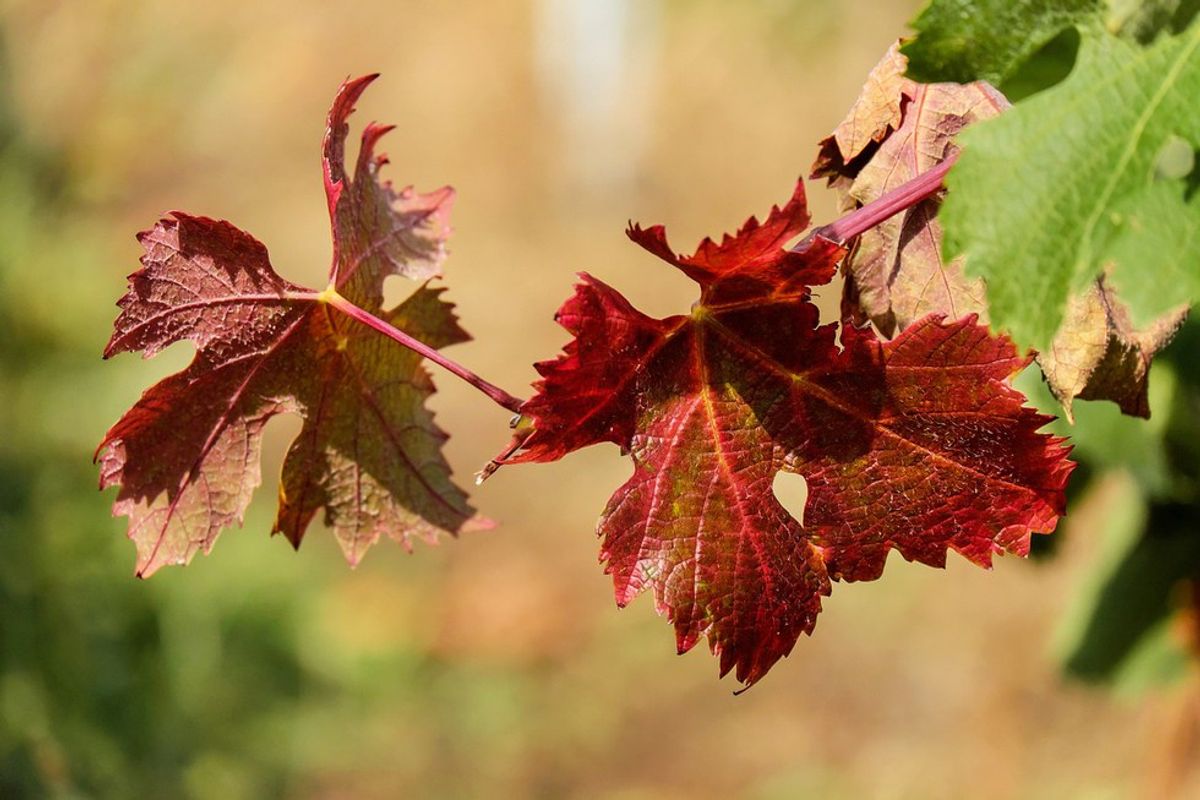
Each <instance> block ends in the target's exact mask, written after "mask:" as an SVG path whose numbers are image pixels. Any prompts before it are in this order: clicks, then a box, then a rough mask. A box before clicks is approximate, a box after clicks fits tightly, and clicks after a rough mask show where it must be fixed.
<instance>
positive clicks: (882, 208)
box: [793, 153, 958, 251]
mask: <svg viewBox="0 0 1200 800" xmlns="http://www.w3.org/2000/svg"><path fill="white" fill-rule="evenodd" d="M957 159H958V153H954V154H952V155H950V156H948V157H947V158H946V160H945V161H943V162H942V163H940V164H938V165H937V166H936V167H934V168H933V169H931V170H928V171H927V172H923V173H921V174H920V175H918V176H917V177H915V178H913V179H912V180H910V181H907V182H905V183H902V184H900V185H899V186H897V187H896V188H895V189H892V190H891V191H890V192H885V193H884V194H882V195H880V196H879V197H878V198H876V199H875V200H872V201H871V202H869V203H867V204H866V205H865V206H863V207H862V208H859V209H856V210H854V211H852V212H850V213H849V214H847V215H846V216H844V217H842V218H841V219H839V220H836V221H834V222H831V223H829V224H828V225H822V226H821V227H820V228H817V229H815V230H814V231H813V232H812V233H810V234H809V235H808V236H806V237H805V238H804V240H803V241H802V242H800V244H798V245H796V247H794V248H793V249H794V250H797V251H799V250H803V249H804V248H805V247H807V246H808V245H809V244H811V243H812V241H813V240H814V239H816V238H817V237H820V238H822V239H828V240H829V241H831V242H835V243H836V244H845V243H846V242H847V241H849V240H850V239H853V238H854V237H855V236H858V235H859V234H860V233H863V232H864V231H868V230H870V229H871V228H874V227H875V226H876V225H878V224H879V223H881V222H883V221H884V220H887V219H888V218H889V217H892V216H894V215H896V214H899V213H900V212H901V211H904V210H905V209H908V208H912V207H913V206H915V205H916V204H917V203H919V202H921V201H922V200H924V199H925V198H927V197H931V196H932V195H934V194H936V193H937V192H938V191H939V190H941V188H942V186H943V179H944V178H945V177H946V173H947V172H949V171H950V167H952V166H954V162H955V161H956V160H957Z"/></svg>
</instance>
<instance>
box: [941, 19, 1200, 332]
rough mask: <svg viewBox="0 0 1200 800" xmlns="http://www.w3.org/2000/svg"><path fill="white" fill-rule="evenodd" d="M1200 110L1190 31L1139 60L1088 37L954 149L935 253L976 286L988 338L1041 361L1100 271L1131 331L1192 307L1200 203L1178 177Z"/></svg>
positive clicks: (1197, 41) (1198, 291)
mask: <svg viewBox="0 0 1200 800" xmlns="http://www.w3.org/2000/svg"><path fill="white" fill-rule="evenodd" d="M1198 97H1200V23H1194V24H1192V25H1191V26H1189V27H1188V28H1187V29H1186V30H1185V31H1184V32H1182V33H1181V34H1178V35H1175V36H1163V37H1160V38H1159V39H1158V40H1157V41H1156V42H1155V43H1154V44H1152V45H1150V46H1145V47H1143V46H1141V45H1138V44H1136V43H1134V42H1130V41H1126V40H1125V39H1121V38H1118V37H1115V36H1112V35H1110V34H1108V33H1105V32H1103V31H1100V30H1096V29H1088V30H1087V31H1086V32H1085V35H1084V37H1083V42H1082V45H1081V48H1080V52H1079V58H1078V61H1077V63H1076V66H1075V69H1074V71H1073V72H1072V73H1071V75H1070V76H1069V77H1068V78H1067V79H1066V80H1065V81H1063V82H1062V83H1060V84H1059V85H1057V86H1055V87H1053V88H1051V89H1048V90H1046V91H1044V92H1042V93H1040V94H1037V95H1035V96H1033V97H1031V98H1029V99H1027V100H1026V101H1024V102H1022V103H1021V104H1019V105H1018V106H1016V107H1015V108H1014V109H1013V110H1012V111H1010V112H1009V113H1007V114H1004V115H1003V116H1001V117H1000V118H998V119H996V120H992V121H989V122H986V123H983V124H981V125H978V126H976V127H974V128H972V129H971V130H970V131H967V132H966V133H965V134H964V135H963V137H962V144H963V145H964V152H963V155H962V157H961V159H960V160H959V163H958V164H957V165H956V166H955V168H954V169H953V170H952V171H951V173H950V175H949V177H948V185H949V188H950V193H949V196H948V198H947V200H946V204H945V205H944V206H943V209H942V212H941V213H942V220H943V223H944V226H945V231H946V247H947V250H948V251H949V252H950V253H951V254H953V255H957V254H959V253H966V254H967V256H968V260H967V270H968V272H969V273H972V274H975V275H979V276H982V277H983V278H985V279H986V280H987V282H988V303H989V308H990V311H991V317H992V322H993V324H994V325H995V326H996V327H998V328H1000V329H1005V330H1007V331H1009V332H1010V333H1011V334H1012V336H1013V338H1015V339H1016V340H1017V341H1018V343H1020V344H1022V345H1025V346H1030V347H1036V348H1045V347H1046V346H1047V345H1049V344H1050V341H1051V339H1052V338H1053V336H1054V333H1055V331H1056V330H1057V329H1058V327H1059V324H1060V323H1061V321H1062V318H1063V314H1064V311H1065V309H1066V306H1067V301H1068V299H1069V297H1070V296H1071V295H1072V294H1073V293H1077V292H1079V291H1081V290H1082V289H1083V288H1084V287H1086V286H1087V284H1088V282H1089V281H1092V280H1094V279H1095V277H1096V276H1097V275H1098V274H1100V273H1101V271H1102V270H1104V269H1105V268H1107V267H1110V266H1111V267H1112V269H1113V272H1112V284H1113V286H1115V287H1116V289H1117V290H1118V293H1119V294H1120V295H1121V296H1122V298H1123V299H1124V300H1125V301H1126V302H1127V303H1128V304H1129V309H1130V313H1131V315H1132V317H1133V320H1134V323H1135V324H1144V323H1146V322H1148V321H1149V320H1152V319H1153V318H1155V317H1156V316H1158V315H1159V314H1161V313H1163V312H1164V311H1166V310H1167V309H1170V308H1172V307H1174V306H1177V305H1179V304H1183V303H1192V302H1194V301H1195V300H1196V299H1198V298H1200V237H1198V236H1197V235H1196V232H1197V230H1198V229H1200V202H1198V201H1197V197H1196V192H1195V191H1193V188H1194V187H1193V186H1192V185H1191V182H1190V176H1181V175H1180V172H1182V171H1183V170H1181V169H1180V167H1179V164H1180V162H1181V161H1182V162H1184V163H1185V164H1186V158H1183V159H1181V158H1180V154H1181V150H1183V151H1186V149H1187V148H1192V149H1194V148H1195V147H1196V146H1197V144H1200V103H1198V102H1197V98H1198ZM1184 155H1186V152H1185V153H1184Z"/></svg>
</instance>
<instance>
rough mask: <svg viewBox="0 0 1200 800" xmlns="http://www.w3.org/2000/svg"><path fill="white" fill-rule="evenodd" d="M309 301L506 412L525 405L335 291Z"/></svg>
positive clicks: (518, 399)
mask: <svg viewBox="0 0 1200 800" xmlns="http://www.w3.org/2000/svg"><path fill="white" fill-rule="evenodd" d="M311 299H314V300H318V301H320V302H325V303H329V305H331V306H333V307H334V308H336V309H337V310H338V311H340V312H342V313H343V314H345V315H346V316H348V317H350V318H351V319H354V320H357V321H358V322H361V323H362V324H363V325H366V326H367V327H368V328H373V329H375V330H376V331H378V332H379V333H382V334H383V335H384V336H387V337H389V338H391V339H394V340H395V341H397V342H399V343H400V344H402V345H404V346H405V347H407V348H408V349H409V350H412V351H413V352H414V353H416V354H417V355H419V356H421V357H422V358H427V359H429V360H430V361H432V362H433V363H435V364H437V365H438V366H440V367H442V368H443V369H445V370H447V371H449V372H451V373H452V374H454V375H456V376H458V377H459V378H462V379H463V380H464V381H466V382H467V383H469V384H471V385H472V386H474V387H475V388H476V389H478V390H479V391H481V392H483V393H484V394H485V395H487V396H488V397H489V398H490V399H491V400H492V402H494V403H496V404H497V405H499V406H501V407H502V408H506V409H508V410H509V411H513V412H517V413H519V412H520V411H521V406H522V405H523V404H524V402H525V401H523V400H521V398H519V397H515V396H513V395H511V394H509V393H508V392H506V391H504V390H503V389H501V388H500V387H499V386H496V385H495V384H493V383H489V382H488V381H486V380H484V379H483V378H481V377H479V376H478V375H476V374H475V373H474V372H472V371H471V370H469V369H467V368H466V367H464V366H463V365H462V364H459V363H458V362H457V361H452V360H451V359H449V358H446V356H444V355H442V354H441V353H440V352H438V351H437V350H435V349H433V348H432V347H430V346H429V345H427V344H425V343H424V342H421V341H419V340H417V339H414V338H413V337H411V336H409V335H408V334H407V333H405V332H404V331H402V330H400V329H399V328H397V327H396V326H395V325H392V324H391V323H389V322H387V321H385V320H382V319H380V318H379V317H377V316H375V315H374V314H372V313H371V312H370V311H367V310H365V309H362V308H359V307H358V306H356V305H354V303H352V302H350V301H349V300H347V299H346V298H345V297H342V296H341V295H340V294H338V292H337V290H336V289H334V288H332V287H330V288H329V289H326V290H325V291H323V292H319V293H316V294H314V295H312V297H311Z"/></svg>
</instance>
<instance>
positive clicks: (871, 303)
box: [812, 43, 1009, 336]
mask: <svg viewBox="0 0 1200 800" xmlns="http://www.w3.org/2000/svg"><path fill="white" fill-rule="evenodd" d="M907 65H908V59H906V58H905V57H904V55H902V54H901V53H900V50H899V43H896V44H894V45H892V47H891V48H890V49H889V50H888V52H887V53H886V54H885V55H884V57H883V59H882V60H881V61H880V62H879V64H878V65H876V66H875V68H874V69H873V70H872V71H871V74H870V76H869V77H868V78H867V82H866V84H865V85H864V86H863V90H862V94H861V95H860V96H859V98H858V100H856V101H855V103H854V105H853V106H852V107H851V109H850V112H849V113H848V114H847V115H846V119H844V120H843V121H842V122H841V123H840V124H839V125H838V127H837V129H836V130H835V131H834V132H833V134H831V135H830V136H828V137H826V138H825V139H824V140H822V142H821V152H820V154H819V155H818V156H817V160H816V163H814V164H813V172H812V177H814V178H820V177H824V178H827V179H828V181H829V183H830V185H832V186H834V187H835V188H836V189H837V190H838V193H839V195H840V196H841V201H842V206H843V208H844V209H845V210H850V209H853V208H855V207H857V206H860V205H865V204H866V203H869V202H871V201H872V200H875V199H878V198H879V197H880V196H881V195H883V194H885V193H886V192H888V191H889V190H891V189H894V188H896V187H897V186H900V185H901V184H903V183H905V182H906V181H909V180H912V179H913V178H915V177H917V176H918V175H920V174H922V173H924V172H928V171H929V170H930V169H932V168H933V167H935V166H937V165H938V164H940V163H941V162H942V161H944V160H945V159H946V158H948V157H949V156H951V155H953V154H954V153H956V152H957V150H958V148H957V147H956V146H955V144H954V142H953V139H954V137H955V135H957V134H958V133H959V131H961V130H962V129H963V128H965V127H966V126H967V125H969V124H971V123H973V122H977V121H979V120H983V119H988V118H990V117H994V116H996V115H997V114H999V113H1000V112H1001V111H1004V110H1005V109H1007V108H1008V107H1009V103H1008V101H1007V100H1005V98H1004V96H1003V95H1002V94H1000V92H998V91H996V90H995V89H993V88H992V87H991V86H990V85H988V84H987V83H985V82H984V81H976V82H975V83H969V84H957V83H933V84H922V83H917V82H915V81H911V80H909V79H908V78H905V77H904V70H905V68H906V66H907ZM940 202H941V201H940V199H939V198H937V197H931V198H928V199H926V200H924V201H922V202H920V203H917V204H916V205H914V206H912V207H911V208H908V209H906V210H905V211H903V212H901V213H899V214H896V215H895V216H893V217H892V218H891V219H889V220H887V221H885V222H883V223H881V224H880V225H877V226H875V227H874V228H872V229H871V230H869V231H867V232H865V233H863V234H862V235H861V236H859V237H858V240H857V242H856V244H855V246H854V248H853V250H852V252H851V253H850V254H849V256H847V258H846V263H845V269H846V272H847V273H848V277H849V279H850V280H848V281H847V283H848V284H850V283H852V284H853V288H855V289H857V291H858V293H859V303H860V304H861V305H862V308H863V310H864V311H865V312H866V313H867V315H868V316H869V317H870V318H871V320H872V321H873V322H874V323H875V324H876V325H878V326H879V329H880V330H881V331H883V333H884V334H885V335H887V336H891V335H892V334H893V333H895V332H896V331H897V330H903V329H904V328H905V327H906V326H908V325H910V324H911V323H913V322H914V321H916V320H918V319H920V318H921V317H923V316H925V315H926V314H930V313H944V314H947V315H948V316H950V317H951V318H954V319H957V318H960V317H964V316H966V315H967V314H979V315H980V317H981V318H983V321H985V322H986V316H987V314H986V304H985V300H984V289H983V282H982V281H981V280H979V279H968V278H967V277H966V276H965V275H963V270H962V263H961V262H962V260H961V259H955V260H954V261H950V262H948V263H945V262H943V261H942V231H941V227H940V225H939V224H938V221H937V210H938V205H939V203H940Z"/></svg>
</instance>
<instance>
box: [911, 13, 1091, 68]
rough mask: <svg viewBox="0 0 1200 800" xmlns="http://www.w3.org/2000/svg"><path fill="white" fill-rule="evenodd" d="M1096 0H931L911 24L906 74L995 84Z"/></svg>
mask: <svg viewBox="0 0 1200 800" xmlns="http://www.w3.org/2000/svg"><path fill="white" fill-rule="evenodd" d="M1101 6H1102V2H1101V0H934V1H933V2H932V3H930V4H929V5H928V6H927V7H926V8H925V10H924V11H922V12H921V14H920V16H918V17H917V18H916V19H915V20H914V21H913V23H912V26H913V28H915V29H916V30H917V32H918V33H919V36H918V37H917V38H916V40H915V41H913V42H912V43H910V44H909V45H907V46H906V47H905V48H904V54H905V55H907V56H908V58H909V67H908V73H909V76H910V77H912V78H914V79H916V80H919V81H926V82H933V81H955V82H957V83H967V82H969V81H973V80H977V79H979V78H982V79H984V80H987V81H991V82H992V83H993V84H996V85H997V86H999V85H1000V84H1001V83H1003V82H1004V81H1005V80H1006V79H1007V78H1009V77H1010V76H1012V75H1013V74H1014V73H1015V72H1016V71H1017V69H1018V68H1019V67H1020V66H1021V65H1022V64H1023V63H1024V62H1025V61H1026V59H1028V58H1029V57H1030V56H1031V55H1033V54H1034V53H1035V52H1037V51H1038V50H1039V49H1040V48H1041V47H1043V46H1044V45H1046V44H1047V43H1049V42H1050V41H1051V40H1052V39H1054V37H1055V36H1057V35H1058V34H1059V33H1060V32H1062V31H1063V30H1065V29H1066V28H1069V27H1071V26H1072V25H1075V24H1076V23H1078V22H1081V21H1083V20H1085V19H1088V18H1090V17H1095V16H1096V15H1097V14H1098V13H1099V11H1100V9H1101Z"/></svg>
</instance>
